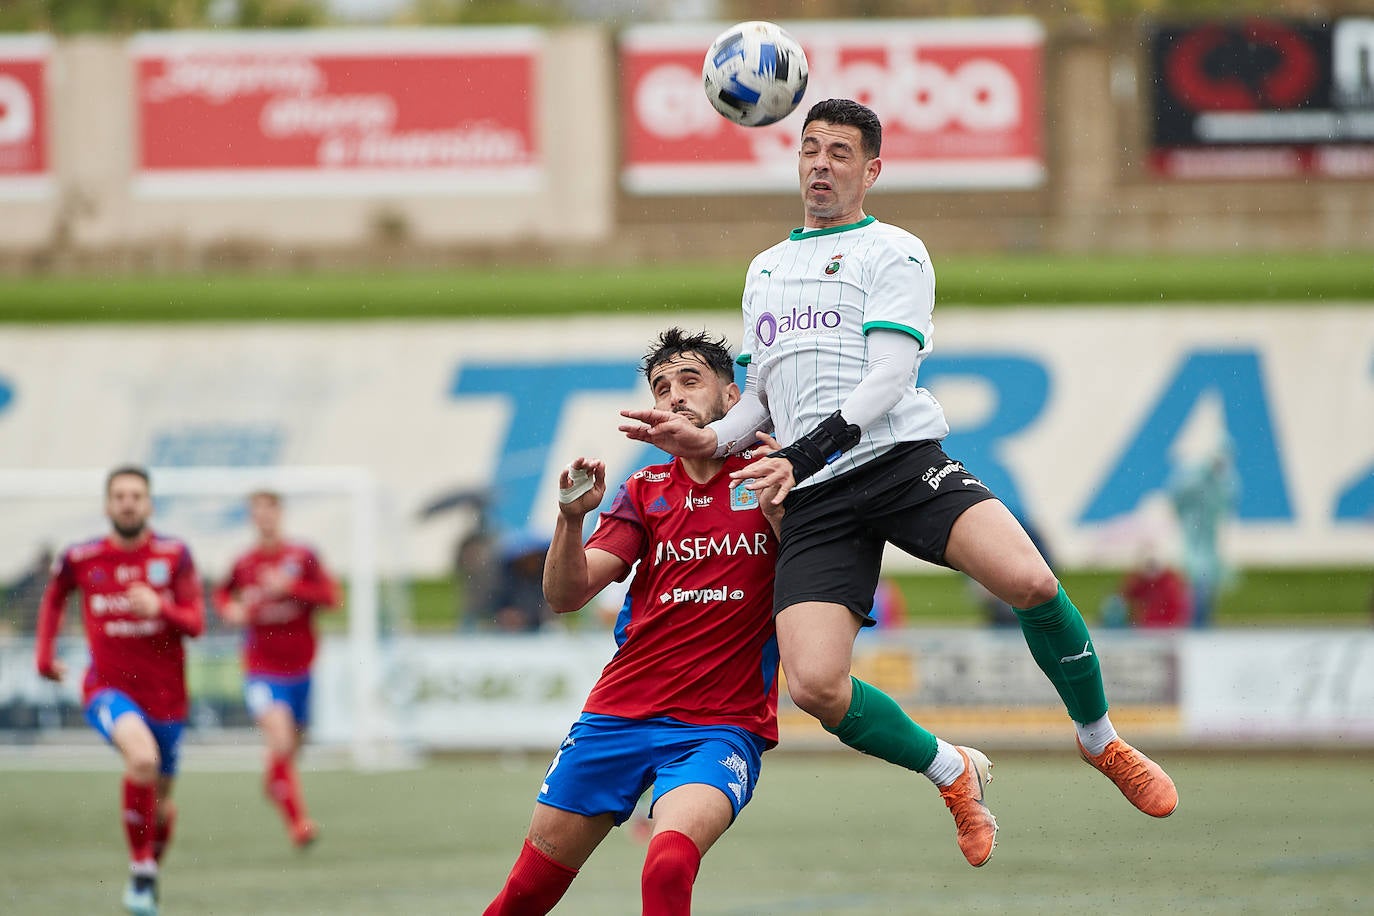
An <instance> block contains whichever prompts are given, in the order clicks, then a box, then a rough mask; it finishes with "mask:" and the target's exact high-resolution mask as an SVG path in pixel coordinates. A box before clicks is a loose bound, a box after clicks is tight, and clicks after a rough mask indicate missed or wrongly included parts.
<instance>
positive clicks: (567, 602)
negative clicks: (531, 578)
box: [544, 589, 591, 614]
mask: <svg viewBox="0 0 1374 916" xmlns="http://www.w3.org/2000/svg"><path fill="white" fill-rule="evenodd" d="M590 600H591V595H587V596H585V597H579V596H578V595H577V594H575V593H566V594H560V593H558V592H551V591H549V590H547V589H546V590H545V591H544V601H545V602H547V603H548V605H549V609H550V610H551V611H553V612H554V613H555V614H571V613H573V612H574V611H580V610H582V609H583V608H584V607H586V606H587V602H588V601H590Z"/></svg>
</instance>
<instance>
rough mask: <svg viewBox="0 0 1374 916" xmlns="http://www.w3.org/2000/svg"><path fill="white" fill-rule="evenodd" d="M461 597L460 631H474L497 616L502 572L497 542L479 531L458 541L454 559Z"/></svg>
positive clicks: (484, 531)
mask: <svg viewBox="0 0 1374 916" xmlns="http://www.w3.org/2000/svg"><path fill="white" fill-rule="evenodd" d="M453 560H454V562H453V566H454V572H455V574H456V575H455V578H456V580H457V584H458V591H459V595H460V596H461V597H460V599H459V601H460V603H459V624H458V626H459V629H461V630H465V631H472V630H476V629H478V627H479V626H481V625H482V624H484V623H485V622H486V621H489V620H491V619H493V618H494V617H495V615H496V593H497V589H498V587H499V586H500V582H501V569H500V564H499V562H498V561H497V556H496V539H495V538H494V537H492V535H491V532H490V531H488V530H486V529H485V528H478V529H477V530H476V531H473V532H472V533H471V534H468V535H467V536H466V537H464V538H463V539H462V540H461V541H459V542H458V549H457V551H455V555H454V558H453Z"/></svg>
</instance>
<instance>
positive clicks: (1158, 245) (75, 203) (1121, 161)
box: [0, 19, 1374, 271]
mask: <svg viewBox="0 0 1374 916" xmlns="http://www.w3.org/2000/svg"><path fill="white" fill-rule="evenodd" d="M1016 21H1021V20H1016ZM959 22H960V23H961V25H960V28H962V29H964V30H965V31H967V32H969V33H970V34H973V35H975V36H976V35H978V34H979V33H980V31H988V30H990V29H992V30H994V31H995V29H996V28H1001V25H999V24H1000V23H1004V22H1005V21H1004V20H979V19H972V20H960V21H959ZM842 25H843V26H844V27H845V28H846V29H849V30H851V31H854V30H857V32H856V34H859V35H860V36H863V35H865V34H869V35H871V34H883V33H884V32H885V31H887V32H895V31H896V29H897V27H898V26H900V27H901V28H910V27H912V26H913V25H914V26H916V27H917V30H918V32H919V31H920V30H921V29H923V28H926V27H925V26H924V24H923V23H921V22H913V21H910V20H907V21H898V22H897V24H896V25H892V26H890V25H887V24H884V23H881V22H878V23H860V22H858V21H855V22H850V23H843V24H842ZM710 28H711V27H710V26H707V27H705V30H706V31H708V32H709V31H710ZM865 29H867V30H868V31H867V32H864V31H863V30H865ZM1034 29H1038V26H1037V27H1034ZM1034 29H1033V30H1034ZM451 31H452V33H453V34H454V35H455V37H454V39H453V42H454V43H455V44H461V43H463V42H467V41H469V40H473V41H475V42H476V43H477V44H478V45H479V46H480V44H481V43H483V42H488V41H495V40H497V39H499V40H500V41H507V40H509V36H507V37H506V38H501V37H500V36H501V35H503V34H505V32H506V31H507V30H500V29H497V30H487V31H474V30H451ZM518 31H519V34H521V35H525V36H527V38H528V42H529V46H530V47H531V48H532V49H533V50H532V52H531V53H532V54H533V55H534V59H535V70H536V71H537V77H536V81H535V84H534V85H535V86H536V88H537V91H534V92H530V93H527V95H536V96H537V98H535V99H533V100H531V99H529V98H525V97H523V96H522V97H521V98H520V99H519V101H518V102H516V103H513V105H512V106H511V107H518V105H520V104H532V105H533V106H534V111H533V121H532V125H533V126H532V127H530V128H529V130H528V132H527V133H528V136H527V137H526V140H527V142H528V143H529V144H530V146H531V150H530V151H529V160H528V161H527V162H526V163H525V168H524V169H523V170H522V171H520V172H519V174H518V176H516V177H512V174H511V173H510V172H506V171H500V170H497V171H494V172H487V171H484V170H483V169H482V168H478V167H477V166H476V165H473V164H471V163H470V164H469V165H468V166H467V167H464V166H462V165H459V166H456V167H454V168H449V169H447V170H446V171H445V170H440V173H437V174H436V173H427V172H426V173H422V174H420V175H419V176H418V181H417V176H416V175H410V176H408V177H405V176H403V177H404V180H402V181H400V182H399V183H397V182H395V181H390V182H389V181H387V180H381V179H379V177H378V176H376V175H373V176H370V177H369V176H360V177H349V176H345V177H344V179H343V180H342V181H341V182H338V183H337V184H336V185H335V186H334V187H333V188H332V190H330V191H328V192H327V193H322V192H320V190H319V188H320V187H321V186H318V185H317V186H315V187H314V190H311V181H308V180H307V181H297V180H295V178H294V177H292V176H287V177H285V178H284V179H282V180H281V181H279V182H278V183H277V184H275V185H264V186H262V187H260V188H258V189H257V190H252V189H251V188H250V189H248V190H245V189H244V188H243V187H242V186H241V185H240V184H236V183H235V182H234V181H228V182H227V183H221V184H216V182H217V181H219V178H214V177H213V176H212V180H200V179H196V180H193V181H191V183H190V185H189V186H187V185H182V186H178V185H176V183H175V182H173V183H168V182H163V183H162V185H161V186H160V190H159V189H157V188H153V189H152V190H150V185H149V184H148V183H147V182H146V181H144V180H143V178H142V177H140V175H139V173H138V168H137V157H138V155H139V154H138V150H139V148H140V147H139V143H140V133H139V132H140V130H142V129H143V127H142V125H141V122H140V117H143V116H146V115H147V114H148V109H147V108H146V106H145V107H142V108H141V107H140V101H139V99H138V98H136V97H135V96H136V92H135V86H136V84H135V69H134V66H133V63H132V59H133V56H136V55H137V54H139V53H154V52H157V53H160V50H159V49H162V50H166V51H167V52H168V53H172V52H174V51H175V49H176V47H177V43H178V42H179V41H183V40H184V41H186V42H191V43H193V44H194V42H196V41H203V40H204V36H200V37H197V36H194V35H187V36H180V35H178V34H177V33H172V34H171V35H161V36H158V37H156V38H152V37H145V36H139V37H135V38H133V39H129V40H124V39H112V38H66V39H61V40H55V41H47V40H43V41H42V42H39V44H42V45H43V47H44V51H43V53H45V54H47V55H48V68H47V76H46V83H45V85H46V87H47V93H46V96H45V97H44V98H43V102H44V104H43V105H42V113H43V114H45V115H47V116H48V121H50V122H51V130H50V132H49V134H48V135H47V136H48V137H49V140H50V142H49V143H48V147H49V149H48V150H47V160H46V162H47V164H46V166H45V170H44V171H43V172H42V173H41V174H40V175H39V176H38V177H37V178H33V177H32V176H30V177H25V178H23V179H22V180H19V179H14V180H10V179H5V178H3V176H0V208H3V212H4V218H3V219H0V269H5V270H10V271H23V270H35V269H44V268H67V269H73V270H79V269H83V268H94V267H104V268H109V267H124V268H128V269H138V268H142V269H147V268H154V269H172V270H176V269H199V268H205V267H218V268H235V267H250V268H252V267H263V268H267V267H274V268H288V267H313V266H351V267H357V266H366V265H371V266H405V265H408V264H417V263H465V262H476V261H492V260H501V261H506V262H528V261H529V260H530V259H538V260H541V261H542V260H558V261H564V262H579V261H591V260H595V261H598V262H603V263H604V262H608V261H609V262H615V261H617V260H622V261H630V260H642V259H663V260H713V259H717V258H735V257H738V255H739V252H740V251H741V250H753V249H756V248H761V247H763V246H764V245H766V244H769V243H771V242H772V241H774V240H776V238H778V237H779V236H780V235H781V234H782V233H783V231H784V230H785V228H787V227H790V226H791V225H793V223H794V222H795V220H796V218H797V204H796V200H795V196H794V194H793V193H792V192H791V191H790V190H786V189H783V190H780V191H768V192H765V193H749V192H748V189H747V188H746V189H745V190H743V191H741V190H732V191H730V192H729V193H715V194H712V193H711V190H710V189H711V187H712V182H709V181H708V182H702V183H701V186H700V188H699V189H697V190H695V191H693V192H692V193H685V194H684V193H673V194H667V195H660V194H653V193H649V194H646V193H641V192H635V191H632V190H630V189H627V188H626V187H625V185H624V184H623V183H622V181H621V174H620V173H621V169H622V167H623V165H624V158H625V155H626V153H625V147H624V145H623V140H624V137H625V135H626V133H627V131H628V130H629V128H628V127H627V124H628V119H629V118H630V115H631V113H632V111H633V103H634V99H632V98H629V97H627V96H626V91H627V90H626V89H625V88H624V87H623V86H621V87H618V86H617V84H616V70H617V66H618V60H619V59H618V57H617V54H618V48H619V46H618V44H617V42H618V41H620V40H621V38H622V36H621V35H620V34H618V33H612V32H611V31H609V30H607V29H604V28H599V27H581V28H568V29H557V30H549V31H538V32H536V31H534V30H528V29H526V30H518ZM469 33H471V34H469ZM244 34H245V35H247V36H249V37H248V38H246V39H244V40H247V41H250V42H264V41H265V42H268V43H271V42H278V43H282V42H284V43H285V45H286V47H288V48H290V47H293V45H292V44H291V43H292V42H295V44H296V46H298V47H297V50H298V51H300V50H301V49H304V51H310V50H311V49H312V48H317V47H318V46H319V45H320V44H321V43H323V45H326V46H327V45H329V43H330V42H332V41H336V40H337V39H336V38H334V37H331V35H332V33H328V32H325V33H293V34H283V35H268V36H266V37H264V36H263V35H262V34H261V33H244ZM445 34H446V33H444V32H443V30H437V31H433V32H429V31H427V32H418V33H417V32H415V31H406V30H395V31H390V32H385V33H379V35H380V36H381V37H380V38H378V41H379V42H380V44H381V46H382V48H383V49H384V50H385V48H386V47H388V46H389V45H388V43H390V45H394V46H395V47H396V48H397V49H399V50H397V51H396V52H395V53H396V54H398V55H401V56H404V55H406V54H409V53H412V50H413V49H412V50H407V48H408V47H410V46H413V45H415V44H417V43H418V44H425V43H427V42H431V41H434V40H436V39H437V40H442V39H443V38H444V35H445ZM464 35H466V36H467V37H466V38H463V37H462V36H464ZM493 35H495V36H496V38H492V36H493ZM231 37H232V36H231ZM522 40H525V39H522ZM855 40H860V39H855ZM863 40H870V39H863ZM975 40H976V39H975ZM12 44H13V42H12ZM32 45H33V42H32V41H30V42H28V44H26V45H24V49H25V50H24V52H23V53H25V54H28V53H30V52H31V50H32V48H31V46H32ZM689 46H691V47H695V45H692V44H690V43H689ZM1036 47H1037V48H1042V51H1041V52H1039V53H1040V54H1041V56H1040V58H1039V59H1040V60H1041V61H1042V64H1041V69H1040V71H1039V74H1038V76H1037V77H1036V78H1035V79H1034V80H1033V81H1032V82H1029V83H1027V84H1026V86H1027V87H1031V88H1034V89H1035V92H1036V94H1037V95H1040V94H1043V102H1042V104H1041V103H1037V107H1035V108H1034V109H1033V110H1031V111H1030V112H1029V115H1030V116H1031V117H1033V118H1035V123H1036V125H1037V126H1038V127H1041V128H1043V142H1042V143H1041V144H1040V145H1039V146H1038V147H1037V151H1036V152H1034V154H1033V155H1034V156H1036V157H1038V158H1039V160H1040V161H1042V163H1043V171H1044V177H1043V181H1039V182H1032V183H1031V184H1030V185H1029V186H1019V187H1018V186H1012V185H1014V184H1016V183H1015V182H1013V183H1012V184H1011V185H1008V184H1004V185H1003V186H992V187H984V188H969V187H963V186H957V185H958V182H956V183H955V185H956V186H950V187H924V188H916V189H911V188H903V187H887V188H886V189H885V187H884V184H885V182H884V181H882V180H880V183H879V186H878V188H877V189H876V190H875V193H874V196H873V198H872V201H871V206H870V209H871V210H872V211H873V212H875V213H877V214H879V215H880V216H881V217H882V218H883V219H885V220H888V221H891V222H896V223H899V224H903V225H906V226H908V227H910V228H912V229H913V230H914V231H916V232H917V233H918V234H919V235H921V236H922V237H924V238H926V239H927V240H928V241H929V243H930V244H931V247H932V249H934V250H935V251H936V252H937V254H940V253H945V254H947V253H952V252H960V251H989V250H991V251H1008V250H1011V251H1029V252H1034V251H1081V252H1132V253H1135V252H1149V251H1159V252H1204V251H1232V250H1236V249H1240V250H1350V249H1353V250H1370V249H1371V248H1374V181H1371V180H1369V178H1368V177H1364V178H1359V177H1350V178H1340V179H1337V178H1323V177H1320V176H1312V175H1302V176H1296V177H1287V178H1282V177H1276V178H1268V179H1264V180H1257V179H1237V178H1230V179H1218V180H1177V179H1171V178H1161V177H1158V176H1156V175H1154V174H1152V173H1151V172H1150V171H1149V169H1148V168H1147V160H1148V158H1149V152H1150V151H1149V148H1148V145H1149V139H1148V134H1149V124H1150V118H1151V117H1152V114H1151V112H1150V110H1149V100H1148V99H1147V98H1146V95H1147V93H1146V89H1147V86H1146V83H1147V82H1148V65H1149V62H1148V60H1146V52H1145V50H1144V49H1143V43H1142V42H1141V41H1140V40H1139V36H1138V35H1134V34H1132V35H1129V36H1119V35H1114V34H1111V33H1106V32H1103V33H1096V32H1088V33H1069V32H1049V33H1045V34H1044V36H1043V44H1042V45H1041V44H1037V45H1036ZM140 49H141V50H140ZM304 51H303V52H302V53H304ZM5 53H6V52H5V46H3V45H0V58H3V57H4V54H5ZM13 53H17V52H12V54H13ZM293 53H294V52H293ZM12 54H11V56H12ZM821 88H824V87H823V86H821V85H820V83H819V82H818V84H817V90H818V91H819V90H820V89H821ZM842 88H843V87H842ZM498 89H499V86H491V85H488V86H481V87H478V89H477V90H475V91H476V92H478V93H479V94H481V93H491V92H495V91H497V90H498ZM398 91H399V90H398ZM440 95H441V97H442V93H440ZM401 97H402V96H400V95H397V96H395V98H401ZM440 104H442V102H441V103H440ZM699 107H701V108H703V109H704V108H705V106H704V104H703V105H701V106H699ZM207 110H213V109H207ZM320 116H323V115H320ZM168 117H169V118H170V119H171V120H172V121H175V114H170V115H169V116H168ZM173 147H175V144H173ZM697 155H698V156H699V157H700V158H701V159H703V160H709V159H710V158H711V157H712V156H713V155H714V152H713V147H711V146H710V145H709V144H703V145H702V146H701V150H700V152H699V153H698V154H697ZM785 158H786V157H785V156H784V159H785ZM201 177H202V178H204V176H201ZM223 177H224V176H220V178H223ZM396 177H397V176H396V175H394V174H393V175H391V176H390V178H392V179H394V178H396ZM374 179H376V180H374ZM892 181H893V178H891V177H890V178H889V179H887V182H886V184H888V185H891V184H892ZM937 184H938V183H937ZM1023 184H1024V183H1023ZM178 187H179V190H178ZM169 188H170V189H171V190H169Z"/></svg>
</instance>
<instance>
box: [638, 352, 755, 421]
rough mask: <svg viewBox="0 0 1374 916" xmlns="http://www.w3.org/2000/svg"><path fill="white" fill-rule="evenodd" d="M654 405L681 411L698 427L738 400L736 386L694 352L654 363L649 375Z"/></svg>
mask: <svg viewBox="0 0 1374 916" xmlns="http://www.w3.org/2000/svg"><path fill="white" fill-rule="evenodd" d="M649 387H650V388H651V389H653V392H654V406H655V407H657V408H658V409H659V410H670V411H672V412H673V413H680V414H683V415H684V416H686V417H687V418H688V419H689V420H691V421H692V423H693V425H695V426H698V427H701V426H705V425H706V424H707V423H714V422H715V421H716V420H719V419H720V418H721V417H723V416H725V412H726V411H727V410H729V409H730V408H731V407H732V406H734V403H735V402H736V401H738V400H739V387H738V386H737V385H736V384H735V383H734V382H729V383H727V382H725V381H723V380H722V379H721V377H720V376H718V375H716V373H715V371H714V370H712V369H711V367H710V366H708V365H706V363H705V361H704V360H702V358H701V357H700V356H697V355H696V354H695V353H684V354H682V355H681V356H676V357H674V358H672V359H670V360H666V361H664V362H661V363H659V364H658V365H657V366H654V368H653V371H652V372H651V373H650V375H649Z"/></svg>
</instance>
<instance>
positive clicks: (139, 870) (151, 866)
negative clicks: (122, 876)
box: [129, 859, 157, 878]
mask: <svg viewBox="0 0 1374 916" xmlns="http://www.w3.org/2000/svg"><path fill="white" fill-rule="evenodd" d="M129 874H131V875H134V876H136V877H139V878H156V877H157V859H145V860H143V861H142V862H130V863H129Z"/></svg>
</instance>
